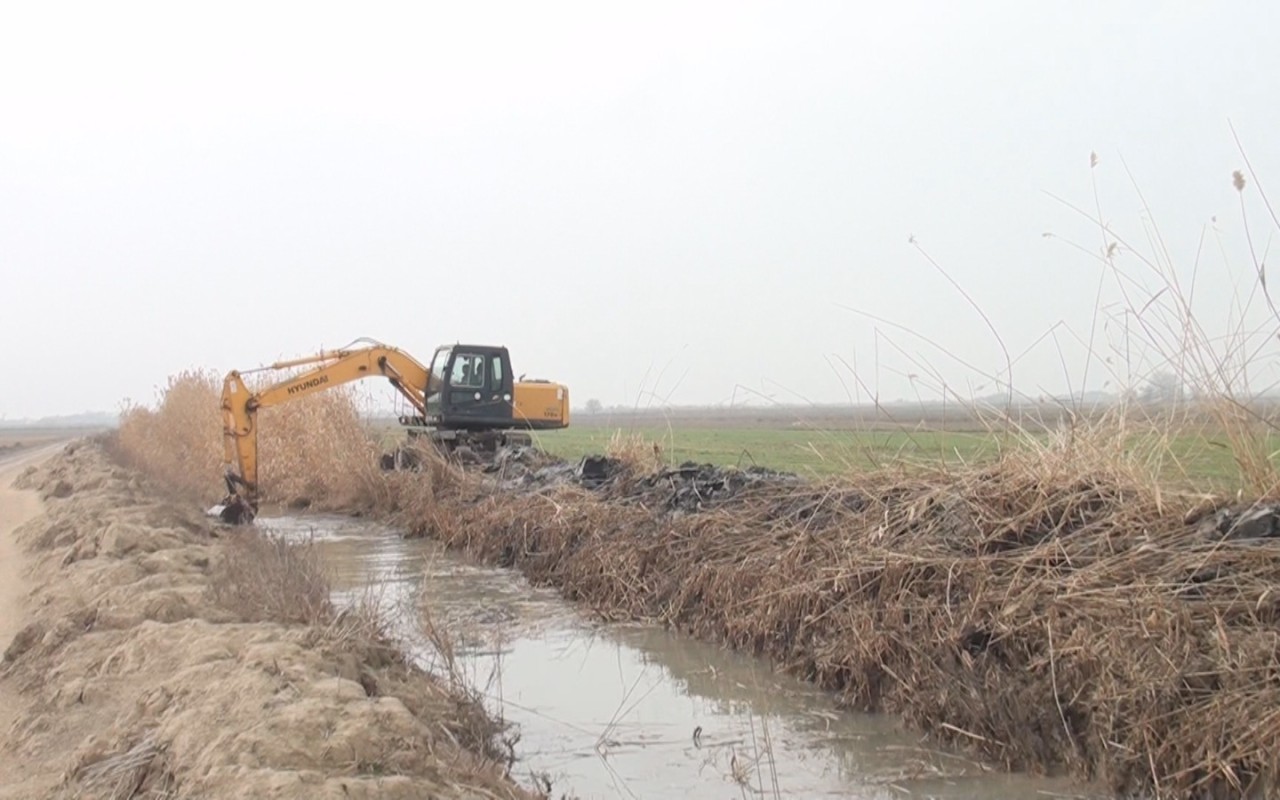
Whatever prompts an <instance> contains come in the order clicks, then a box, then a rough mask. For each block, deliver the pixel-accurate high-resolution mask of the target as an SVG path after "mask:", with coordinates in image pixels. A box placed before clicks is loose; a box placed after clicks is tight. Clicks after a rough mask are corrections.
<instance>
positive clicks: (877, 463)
mask: <svg viewBox="0 0 1280 800" xmlns="http://www.w3.org/2000/svg"><path fill="white" fill-rule="evenodd" d="M619 430H622V433H623V434H627V435H630V434H638V435H641V436H643V437H644V438H645V439H646V440H648V441H651V442H655V443H657V444H658V445H659V446H660V447H661V450H662V457H663V459H664V460H665V461H667V462H669V463H672V464H679V463H681V462H684V461H696V462H699V463H702V462H706V463H711V464H719V465H736V466H739V467H748V466H752V465H758V466H763V467H770V468H773V469H779V470H786V471H792V472H797V473H800V474H804V475H816V476H822V475H833V474H839V473H844V472H850V471H858V470H866V469H874V468H876V467H883V466H887V465H901V464H916V465H921V464H923V465H931V466H937V465H939V464H940V463H945V464H950V465H959V464H962V463H975V462H979V461H982V460H984V459H989V458H992V457H994V456H995V455H997V454H998V453H999V452H1000V451H1001V449H1002V448H1013V447H1026V446H1028V441H1027V438H1026V436H1025V435H1023V434H1000V433H978V432H943V431H927V430H926V431H849V430H843V431H820V430H794V429H791V430H787V429H769V428H759V427H743V428H732V427H666V428H659V427H649V428H627V429H616V428H606V427H586V426H581V427H575V428H569V429H567V430H563V431H552V432H545V433H541V434H539V435H538V442H539V444H540V446H541V447H542V448H543V449H545V450H547V451H548V452H550V453H552V454H554V455H558V456H561V457H564V458H569V459H576V458H580V457H582V456H584V455H590V454H599V453H603V452H605V451H606V449H607V448H608V446H609V442H610V439H611V437H613V436H614V435H615V434H616V433H617V432H618V431H619ZM1273 438H1274V437H1273ZM1160 442H1162V443H1163V444H1155V443H1154V441H1153V439H1151V438H1143V437H1139V436H1136V435H1135V436H1134V437H1133V441H1132V442H1131V443H1130V447H1129V450H1130V452H1135V453H1141V454H1143V456H1144V458H1152V457H1157V456H1156V454H1158V458H1159V461H1158V463H1157V464H1156V465H1155V467H1156V469H1157V471H1158V472H1159V473H1160V474H1161V475H1162V476H1163V477H1164V478H1165V479H1167V480H1169V481H1171V482H1177V483H1191V484H1193V485H1195V486H1197V487H1199V488H1204V489H1216V490H1219V491H1234V490H1235V489H1236V488H1239V485H1240V476H1239V471H1238V469H1237V467H1236V464H1235V461H1234V459H1233V457H1232V453H1231V448H1230V447H1229V445H1228V442H1227V440H1226V438H1225V437H1221V436H1213V435H1208V434H1205V433H1202V432H1194V433H1185V434H1180V435H1175V436H1162V437H1161V439H1160ZM1270 444H1272V445H1273V447H1272V450H1273V451H1274V450H1275V449H1276V448H1277V447H1280V440H1277V441H1272V442H1270Z"/></svg>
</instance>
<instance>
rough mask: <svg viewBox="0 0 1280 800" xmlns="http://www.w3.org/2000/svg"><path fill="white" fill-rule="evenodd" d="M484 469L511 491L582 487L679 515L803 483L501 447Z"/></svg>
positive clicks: (756, 470) (705, 467)
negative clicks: (561, 456) (573, 458)
mask: <svg viewBox="0 0 1280 800" xmlns="http://www.w3.org/2000/svg"><path fill="white" fill-rule="evenodd" d="M480 471H481V472H483V473H485V474H488V475H494V476H496V478H497V482H498V485H499V486H500V487H501V488H502V489H503V490H505V491H527V490H545V489H550V488H555V487H559V486H577V487H581V488H583V489H589V490H591V491H593V492H596V493H598V494H599V495H600V496H602V497H604V498H606V499H609V500H612V501H615V502H618V503H630V504H637V505H643V506H644V507H646V508H649V509H652V510H655V511H658V510H665V511H669V512H673V513H676V514H680V513H694V512H698V511H706V510H709V509H712V508H716V507H718V506H719V505H721V504H723V503H725V502H726V501H729V500H731V499H733V498H736V497H738V496H740V495H744V494H748V495H749V494H753V493H755V492H756V491H758V490H760V489H765V488H769V487H783V486H796V485H799V483H800V478H799V477H798V476H796V475H793V474H790V473H785V472H777V471H774V470H770V469H765V468H763V467H750V468H748V469H745V470H743V469H737V468H735V467H723V466H716V465H714V464H698V463H695V462H692V461H686V462H685V463H683V464H681V465H679V466H677V467H666V468H661V469H657V470H645V469H643V468H640V467H638V466H637V465H636V464H635V463H633V462H631V461H629V460H627V459H623V458H617V457H613V456H607V455H596V456H587V457H585V458H582V459H580V460H579V461H577V462H572V461H566V460H564V459H558V458H555V457H553V456H549V455H547V454H545V453H541V452H539V451H537V450H534V449H532V448H512V449H506V450H500V451H498V454H497V455H496V456H495V457H494V458H493V459H492V460H491V461H490V462H487V463H486V464H485V465H484V466H483V467H482V468H481V470H480Z"/></svg>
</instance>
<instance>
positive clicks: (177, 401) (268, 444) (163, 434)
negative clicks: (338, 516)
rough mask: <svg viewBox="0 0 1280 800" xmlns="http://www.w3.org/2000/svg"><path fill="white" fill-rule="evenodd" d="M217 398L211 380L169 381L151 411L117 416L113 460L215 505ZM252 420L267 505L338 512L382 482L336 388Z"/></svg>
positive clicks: (208, 376)
mask: <svg viewBox="0 0 1280 800" xmlns="http://www.w3.org/2000/svg"><path fill="white" fill-rule="evenodd" d="M278 377H279V376H276V378H278ZM250 388H251V389H253V388H255V387H254V386H253V385H251V386H250ZM221 392H222V380H221V378H220V377H218V376H216V375H215V374H213V373H212V372H208V371H199V370H188V371H184V372H181V373H179V374H177V375H174V376H172V377H170V378H169V379H168V381H167V383H166V384H165V386H164V387H163V388H162V389H161V390H160V392H159V396H158V398H157V400H156V402H155V404H154V405H153V406H152V407H146V406H142V405H138V404H132V405H129V406H128V407H127V408H126V409H125V410H124V411H123V412H122V414H121V418H120V426H119V429H118V430H117V432H116V434H115V438H114V446H115V448H116V451H117V453H118V454H119V456H120V457H121V458H122V459H123V460H124V461H125V462H126V463H128V464H130V465H132V466H135V467H137V468H139V469H140V470H142V471H144V472H146V473H147V474H148V475H150V476H151V477H153V478H155V479H157V480H158V481H160V482H161V483H162V484H163V485H165V486H167V487H169V488H170V489H172V490H174V491H177V492H179V493H181V494H182V495H184V496H187V497H192V498H199V499H202V500H205V501H208V502H213V501H214V500H216V499H218V498H220V497H221V496H222V495H223V494H225V487H224V485H223V481H222V457H223V448H222V417H221V412H220V405H221V401H220V398H221ZM257 418H258V428H259V433H258V457H259V471H258V475H259V480H258V483H259V488H260V491H261V493H262V497H263V499H264V501H265V502H267V503H282V504H294V505H314V506H317V507H327V508H339V507H350V506H352V505H359V504H362V503H367V502H368V501H369V498H370V496H371V493H372V492H374V491H375V489H376V486H377V483H378V481H379V480H380V478H379V476H378V475H377V464H376V453H375V447H374V445H373V443H372V442H371V441H370V439H369V436H368V435H367V433H366V430H365V426H364V424H363V421H362V420H361V417H360V413H359V408H358V406H357V404H356V402H355V399H354V397H353V395H352V394H351V393H350V392H347V391H345V390H344V388H342V387H340V388H337V389H334V390H332V391H329V392H325V393H322V394H318V395H312V396H310V397H305V398H302V399H300V400H296V401H293V402H290V403H288V404H285V405H281V406H276V407H271V408H265V409H262V410H261V411H260V412H258V415H257Z"/></svg>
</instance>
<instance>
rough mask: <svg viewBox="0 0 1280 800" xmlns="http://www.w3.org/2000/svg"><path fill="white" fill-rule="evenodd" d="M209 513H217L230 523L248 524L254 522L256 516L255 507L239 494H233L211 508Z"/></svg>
mask: <svg viewBox="0 0 1280 800" xmlns="http://www.w3.org/2000/svg"><path fill="white" fill-rule="evenodd" d="M209 514H210V515H211V516H215V515H216V516H217V517H218V519H220V520H222V521H223V522H225V523H227V524H228V525H248V524H249V523H250V522H253V517H254V513H253V508H252V507H251V506H250V505H249V504H248V503H247V502H245V499H244V498H243V497H241V496H240V495H238V494H233V495H231V496H230V497H228V498H226V499H225V500H223V501H222V503H220V504H219V505H216V506H214V507H213V508H211V509H209Z"/></svg>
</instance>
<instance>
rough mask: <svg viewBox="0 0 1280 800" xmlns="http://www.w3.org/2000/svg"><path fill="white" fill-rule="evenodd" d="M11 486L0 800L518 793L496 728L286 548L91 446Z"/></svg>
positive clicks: (1, 666)
mask: <svg viewBox="0 0 1280 800" xmlns="http://www.w3.org/2000/svg"><path fill="white" fill-rule="evenodd" d="M21 483H22V485H23V486H25V487H29V488H32V489H35V490H37V491H39V493H40V494H41V496H42V497H44V499H45V503H46V508H47V513H46V514H45V515H44V516H42V517H39V518H37V519H36V520H33V521H32V522H29V523H27V524H26V525H24V526H23V527H22V528H21V529H20V530H19V536H20V541H21V542H22V544H23V545H24V546H25V547H26V548H27V549H28V551H29V552H30V553H31V554H32V558H33V559H34V561H35V570H34V574H33V575H32V583H33V585H35V586H37V587H38V588H36V589H35V590H34V592H33V593H32V595H31V597H30V598H29V608H30V609H31V612H30V617H29V624H27V625H26V627H25V628H24V629H22V631H21V632H20V633H19V634H18V635H17V636H16V637H15V638H14V640H13V642H12V643H11V644H10V645H9V647H8V649H7V650H6V652H5V653H4V657H3V661H2V662H0V681H4V682H5V683H6V684H8V685H9V686H10V687H14V688H16V689H17V690H18V691H19V692H20V694H21V697H23V698H24V699H25V700H26V701H27V707H26V708H25V709H23V710H22V711H21V712H20V716H19V719H18V720H17V722H16V723H15V724H14V726H13V728H12V729H11V730H10V731H9V732H8V735H7V736H6V737H5V739H4V743H3V749H2V750H0V758H4V759H6V760H15V761H19V762H21V763H22V764H24V765H25V773H26V774H27V775H28V779H27V780H26V782H25V783H23V784H22V785H20V786H11V787H0V797H14V798H18V797H22V798H29V797H76V798H85V797H102V798H118V797H135V796H139V797H230V796H236V797H267V796H270V797H308V798H311V797H342V798H346V797H379V798H383V797H388V798H393V797H404V798H409V797H413V798H418V797H434V796H448V797H479V798H515V797H525V796H527V795H526V794H525V793H523V792H522V791H521V790H520V789H518V788H517V787H516V786H515V785H514V783H513V782H512V781H511V780H510V779H509V777H508V775H507V763H505V762H504V761H503V753H502V749H501V748H500V747H499V746H498V743H497V738H496V737H497V736H498V735H499V734H500V729H499V728H498V726H497V725H496V724H495V723H494V722H493V721H492V720H490V719H488V718H487V717H485V716H484V714H483V712H482V711H481V710H480V708H479V707H478V706H477V705H475V704H474V703H472V702H471V701H470V700H469V699H468V698H466V697H464V696H462V695H459V694H457V693H455V692H453V691H451V690H449V689H448V688H447V687H445V686H443V685H441V684H439V683H437V682H436V681H435V680H434V679H432V678H430V677H429V676H427V675H425V674H424V673H422V672H420V671H418V670H415V669H413V668H412V667H410V666H409V665H408V664H407V663H406V662H405V660H404V659H403V657H402V656H401V655H400V654H399V653H398V651H397V650H396V649H395V648H394V647H392V646H390V645H388V643H387V641H386V640H385V639H384V638H383V637H381V636H380V635H379V633H378V631H377V630H376V626H373V627H371V626H370V623H369V620H368V619H366V618H363V617H362V616H361V615H359V614H343V615H339V614H336V613H335V612H334V610H333V609H332V608H331V607H330V606H329V605H328V601H327V587H325V586H324V585H323V583H318V581H322V580H323V576H322V575H321V573H319V572H318V571H316V570H315V568H314V564H310V565H309V564H308V562H307V560H306V555H305V554H300V553H295V552H293V551H291V550H290V549H289V548H286V547H282V546H280V545H279V544H278V543H272V542H270V541H268V540H265V539H263V538H262V537H261V536H260V535H259V534H257V533H256V532H253V531H245V530H239V531H234V532H232V531H228V530H227V529H217V528H215V527H213V526H211V525H210V523H209V522H207V521H206V520H205V519H203V518H202V517H201V516H199V515H198V513H197V512H195V511H190V510H186V508H185V506H180V505H178V504H176V503H174V504H171V503H167V502H164V501H160V500H157V499H156V494H155V489H154V487H153V486H149V485H147V484H146V483H144V481H143V479H141V478H140V477H139V475H138V474H137V473H134V472H131V471H129V470H126V469H123V468H120V467H117V466H114V465H113V464H112V463H110V462H109V461H108V460H107V458H106V457H105V456H104V454H103V452H102V451H101V449H100V448H99V447H98V446H96V445H94V444H90V443H80V444H76V445H72V446H69V447H68V448H67V449H66V450H65V452H64V453H63V454H62V455H60V456H57V457H55V458H54V459H53V460H52V461H51V462H49V463H48V464H47V465H46V467H45V468H43V469H41V470H38V471H33V472H29V473H27V474H24V476H23V477H22V478H21ZM249 569H253V570H257V571H256V572H253V573H252V574H248V573H246V572H245V571H246V570H249ZM268 577H271V578H272V579H271V580H268V579H267V578H268ZM247 587H256V593H254V592H248V591H246V589H247Z"/></svg>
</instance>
